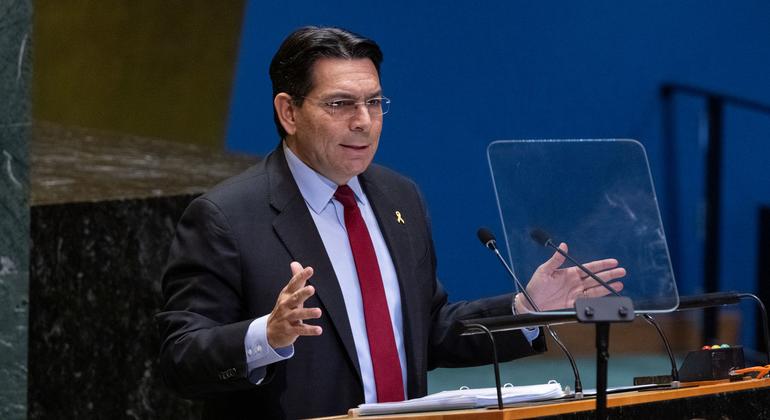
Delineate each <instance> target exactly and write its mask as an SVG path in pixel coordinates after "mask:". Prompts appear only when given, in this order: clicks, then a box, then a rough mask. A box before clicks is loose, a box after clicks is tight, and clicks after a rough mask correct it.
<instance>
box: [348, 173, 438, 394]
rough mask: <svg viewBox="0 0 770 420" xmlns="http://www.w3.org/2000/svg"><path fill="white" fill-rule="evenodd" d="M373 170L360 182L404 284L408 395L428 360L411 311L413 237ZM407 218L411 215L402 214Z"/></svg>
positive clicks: (414, 303) (414, 298) (414, 296)
mask: <svg viewBox="0 0 770 420" xmlns="http://www.w3.org/2000/svg"><path fill="white" fill-rule="evenodd" d="M371 178H372V176H371V175H370V172H369V171H367V172H364V173H363V174H361V175H360V176H359V180H360V181H361V185H362V187H363V189H364V191H365V192H366V197H367V198H368V199H369V202H370V203H371V205H372V209H373V210H374V214H375V216H376V217H377V223H378V224H379V226H380V231H381V232H382V236H383V237H384V238H385V242H386V244H387V246H388V251H389V252H390V257H391V258H392V259H393V265H394V266H395V268H396V275H397V276H398V283H399V286H400V288H401V312H402V319H403V334H404V349H405V352H406V359H407V360H406V365H407V375H406V376H407V391H408V393H409V395H413V392H414V391H415V390H417V389H419V386H418V384H417V383H416V382H415V381H416V380H418V379H419V378H421V375H420V372H422V371H423V370H424V368H423V365H424V363H425V361H424V360H422V357H421V356H420V355H421V354H422V352H421V350H420V349H419V348H415V345H417V343H422V342H424V338H421V337H419V331H420V329H419V328H416V326H415V322H419V319H417V318H419V317H412V316H410V314H413V313H419V311H418V312H414V310H416V309H417V308H418V305H419V302H418V300H417V299H418V293H414V285H410V281H411V279H412V277H413V271H414V263H413V261H414V255H415V254H414V253H415V250H414V249H413V246H412V243H413V242H412V240H411V239H410V237H411V233H410V232H409V229H408V228H407V226H408V224H406V223H398V217H397V215H396V212H399V213H398V214H399V215H401V208H400V206H398V203H397V202H395V201H394V200H398V197H396V196H395V193H393V192H389V191H388V190H387V186H386V185H383V183H378V182H376V181H375V180H373V179H371ZM401 216H402V217H404V218H408V217H409V215H401Z"/></svg>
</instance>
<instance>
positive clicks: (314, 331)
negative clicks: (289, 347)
mask: <svg viewBox="0 0 770 420" xmlns="http://www.w3.org/2000/svg"><path fill="white" fill-rule="evenodd" d="M323 331H324V330H323V328H321V327H320V326H318V325H310V324H299V325H297V326H295V327H294V333H295V334H297V335H304V336H316V335H321V334H322V333H323Z"/></svg>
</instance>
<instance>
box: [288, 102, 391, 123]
mask: <svg viewBox="0 0 770 420" xmlns="http://www.w3.org/2000/svg"><path fill="white" fill-rule="evenodd" d="M301 98H302V99H307V100H309V101H310V102H312V103H313V104H315V105H317V106H320V107H321V108H323V109H324V110H326V112H328V113H329V115H331V116H332V117H334V118H338V119H342V120H345V119H350V118H353V117H354V116H355V115H356V112H357V111H358V106H359V105H362V106H364V107H365V108H366V112H368V113H369V116H370V117H378V116H380V115H385V114H387V113H388V110H390V99H388V98H386V97H384V96H379V97H376V98H369V99H367V100H365V101H361V102H356V101H354V100H352V99H333V100H328V101H317V100H314V99H313V98H309V97H307V96H302V97H301Z"/></svg>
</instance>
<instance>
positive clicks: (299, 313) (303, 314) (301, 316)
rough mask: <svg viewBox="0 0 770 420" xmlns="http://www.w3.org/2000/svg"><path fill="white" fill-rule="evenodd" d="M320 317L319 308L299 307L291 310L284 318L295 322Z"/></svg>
mask: <svg viewBox="0 0 770 420" xmlns="http://www.w3.org/2000/svg"><path fill="white" fill-rule="evenodd" d="M320 317H321V309H320V308H301V309H295V310H293V311H291V313H290V314H289V315H288V316H287V317H286V320H287V321H289V322H291V323H296V322H297V321H304V320H306V319H318V318H320Z"/></svg>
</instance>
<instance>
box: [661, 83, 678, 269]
mask: <svg viewBox="0 0 770 420" xmlns="http://www.w3.org/2000/svg"><path fill="white" fill-rule="evenodd" d="M660 99H661V102H662V106H661V112H662V113H663V115H662V121H663V127H662V129H663V165H664V168H663V174H664V175H663V176H664V178H663V179H665V182H664V183H663V185H665V186H666V187H665V188H666V189H665V194H666V201H665V203H664V205H665V211H666V213H665V214H666V215H667V217H666V219H665V220H664V221H665V222H666V223H665V227H666V232H667V235H666V241H668V252H669V255H671V266H672V267H673V268H674V276H675V278H680V276H679V274H680V269H679V265H680V264H679V241H678V239H679V235H680V234H681V233H680V232H679V185H678V184H677V182H676V180H677V179H679V177H677V170H678V167H677V153H676V133H675V130H676V127H675V125H674V88H673V87H672V86H670V85H663V86H662V87H661V88H660ZM659 185H660V184H659Z"/></svg>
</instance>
